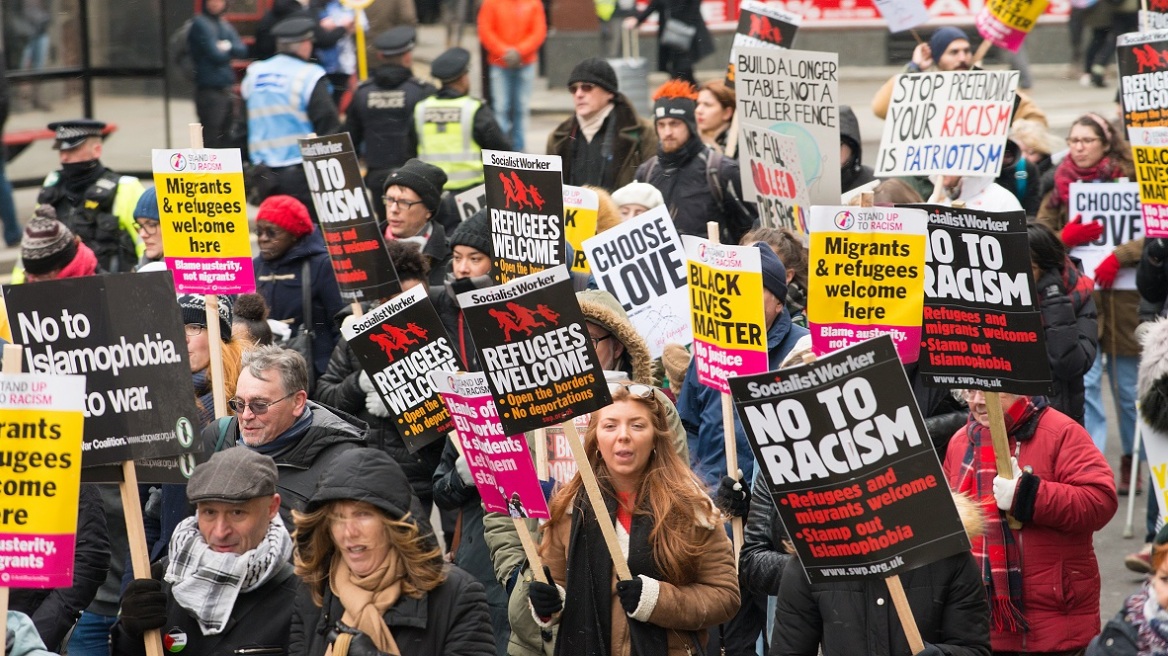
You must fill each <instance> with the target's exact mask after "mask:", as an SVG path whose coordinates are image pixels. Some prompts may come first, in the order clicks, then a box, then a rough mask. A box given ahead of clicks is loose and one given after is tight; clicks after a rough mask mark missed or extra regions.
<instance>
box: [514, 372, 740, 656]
mask: <svg viewBox="0 0 1168 656" xmlns="http://www.w3.org/2000/svg"><path fill="white" fill-rule="evenodd" d="M610 389H611V391H612V398H613V403H612V405H609V406H608V407H606V408H603V409H601V410H598V411H596V412H594V413H592V417H591V420H590V422H589V424H588V430H587V432H586V433H585V435H584V449H585V451H586V452H587V454H588V460H589V462H590V463H591V465H592V469H593V470H594V471H595V472H596V477H597V479H598V480H599V483H600V488H601V491H602V494H603V495H604V497H605V505H606V508H605V509H604V511H605V512H606V514H607V515H608V516H609V518H610V519H611V521H612V522H613V524H614V525H615V526H616V530H617V535H618V538H619V541H620V543H621V545H622V551H624V552H625V553H624V557H625V558H626V559H627V562H628V565H629V568H630V570H631V571H632V573H633V576H634V578H633V579H631V580H624V581H618V580H617V579H616V576H615V574H614V572H615V569H614V568H613V564H612V561H611V557H610V556H609V552H608V550H607V549H605V547H604V540H603V538H602V537H601V534H600V529H599V526H598V524H597V522H596V518H595V515H594V514H593V513H594V512H595V511H594V509H593V507H592V505H591V504H590V503H589V502H588V500H587V498H586V495H585V494H583V490H582V487H583V484H582V480H581V478H580V475H579V474H577V475H576V476H575V477H574V478H573V479H572V480H571V482H569V483H568V484H567V485H566V486H565V487H563V488H561V489H560V490H559V491H558V492H557V493H556V494H555V496H553V497H552V502H551V519H550V520H549V521H548V522H547V524H546V525H545V527H544V535H543V544H542V545H541V547H540V551H541V554H542V555H543V558H544V564H545V567H546V568H547V571H548V572H549V573H550V576H551V578H552V579H553V580H554V582H555V586H552V585H548V584H546V583H539V582H532V583H531V587H530V588H529V592H528V599H529V601H530V603H531V608H532V611H533V612H534V613H535V615H536V616H537V617H538V618H540V621H541V623H542V624H543V625H545V626H549V627H550V626H552V625H555V624H558V625H559V634H558V638H557V644H556V653H557V654H573V655H575V654H581V655H591V654H611V655H612V656H628V654H631V653H634V651H635V653H637V654H640V655H642V656H643V655H646V654H687V653H703V652H704V648H705V644H706V639H707V635H706V631H707V629H708V628H709V627H712V626H715V625H717V624H720V623H722V622H725V621H727V620H729V619H730V618H731V617H733V616H734V614H735V613H737V612H738V607H739V596H738V575H737V573H736V571H735V567H734V552H733V548H732V547H731V544H730V539H729V538H728V537H727V536H726V532H725V531H724V530H723V529H722V523H723V521H724V519H725V518H724V517H723V516H722V514H721V513H720V512H719V511H718V510H716V509H715V508H714V506H713V504H712V503H711V501H710V499H709V497H707V496H706V494H705V492H704V491H703V489H702V484H701V482H700V481H698V480H697V478H696V477H695V476H694V475H693V473H692V472H691V471H690V470H689V467H688V466H687V465H686V463H685V462H683V461H682V459H681V458H680V457H679V456H678V455H677V453H676V452H675V451H674V449H673V444H672V439H671V437H670V433H669V430H668V428H667V424H666V416H665V409H664V407H663V406H662V404H661V403H660V401H659V400H658V399H657V397H656V396H655V395H654V393H653V388H652V387H650V386H648V385H642V384H639V383H632V384H613V385H610ZM633 645H636V647H635V648H634V647H633Z"/></svg>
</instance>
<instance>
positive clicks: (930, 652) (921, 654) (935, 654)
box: [916, 642, 945, 656]
mask: <svg viewBox="0 0 1168 656" xmlns="http://www.w3.org/2000/svg"><path fill="white" fill-rule="evenodd" d="M916 656H945V652H943V651H941V648H940V647H938V646H937V645H930V644H929V643H927V642H926V643H925V648H924V649H922V650H920V651H918V652H917V653H916Z"/></svg>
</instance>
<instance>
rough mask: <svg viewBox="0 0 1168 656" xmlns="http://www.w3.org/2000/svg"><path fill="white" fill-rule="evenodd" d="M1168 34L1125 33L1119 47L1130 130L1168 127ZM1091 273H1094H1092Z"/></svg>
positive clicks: (1125, 118)
mask: <svg viewBox="0 0 1168 656" xmlns="http://www.w3.org/2000/svg"><path fill="white" fill-rule="evenodd" d="M1165 53H1168V31H1160V32H1143V33H1136V32H1133V33H1131V34H1122V35H1120V37H1119V41H1118V43H1117V45H1116V48H1115V57H1116V60H1117V62H1118V63H1119V92H1120V97H1119V99H1120V104H1121V105H1122V106H1123V124H1124V126H1126V127H1127V128H1129V129H1130V128H1156V127H1168V85H1166V84H1165V76H1166V75H1168V56H1165ZM1088 273H1090V272H1088Z"/></svg>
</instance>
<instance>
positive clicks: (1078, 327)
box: [1037, 258, 1099, 424]
mask: <svg viewBox="0 0 1168 656" xmlns="http://www.w3.org/2000/svg"><path fill="white" fill-rule="evenodd" d="M1077 266H1078V260H1072V259H1069V258H1068V260H1067V263H1066V269H1065V270H1064V271H1063V272H1062V273H1061V275H1060V274H1059V272H1057V271H1053V272H1050V273H1048V274H1046V275H1044V276H1043V277H1042V278H1041V279H1039V281H1038V283H1039V284H1038V286H1037V288H1038V303H1037V304H1038V308H1039V310H1040V311H1041V312H1042V324H1043V327H1044V329H1045V333H1046V353H1047V357H1048V358H1049V360H1050V371H1051V377H1052V378H1053V382H1052V383H1051V393H1050V394H1048V395H1047V398H1048V399H1050V405H1051V406H1052V407H1053V408H1055V409H1056V410H1059V411H1060V412H1062V413H1064V414H1066V415H1067V416H1068V417H1070V418H1071V419H1074V420H1075V421H1077V422H1079V423H1080V424H1082V423H1083V416H1084V413H1085V411H1086V400H1085V398H1086V392H1085V389H1084V384H1083V377H1084V376H1085V375H1086V374H1087V372H1088V371H1089V370H1090V369H1091V366H1092V365H1093V364H1095V353H1096V351H1097V349H1098V342H1097V339H1098V336H1099V322H1098V314H1097V313H1096V311H1095V299H1094V298H1092V296H1091V291H1092V289H1093V288H1094V287H1095V283H1094V281H1092V280H1091V279H1090V278H1088V277H1087V276H1086V275H1084V274H1083V272H1082V271H1080V270H1079V269H1078V268H1077Z"/></svg>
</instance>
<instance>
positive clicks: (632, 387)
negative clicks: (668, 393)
mask: <svg viewBox="0 0 1168 656" xmlns="http://www.w3.org/2000/svg"><path fill="white" fill-rule="evenodd" d="M622 387H623V388H625V390H627V391H628V393H629V394H631V395H633V396H638V397H640V398H642V399H656V398H657V395H656V394H655V393H654V390H653V386H652V385H645V384H643V383H609V384H608V391H609V392H610V393H615V392H616V391H617V390H619V389H620V388H622Z"/></svg>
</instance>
